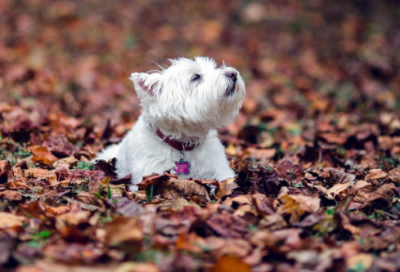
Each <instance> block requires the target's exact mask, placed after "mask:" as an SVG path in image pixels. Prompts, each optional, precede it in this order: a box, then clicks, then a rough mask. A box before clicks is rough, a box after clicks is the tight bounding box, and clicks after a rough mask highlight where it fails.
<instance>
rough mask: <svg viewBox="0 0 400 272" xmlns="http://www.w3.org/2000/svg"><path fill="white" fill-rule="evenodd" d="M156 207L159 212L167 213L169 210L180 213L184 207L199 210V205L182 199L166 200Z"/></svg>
mask: <svg viewBox="0 0 400 272" xmlns="http://www.w3.org/2000/svg"><path fill="white" fill-rule="evenodd" d="M156 207H157V208H158V209H160V210H161V211H169V210H172V211H181V210H183V209H184V208H185V207H194V208H196V209H199V208H200V207H199V205H197V204H195V203H193V202H189V201H187V200H186V199H184V198H178V199H168V200H165V201H163V202H161V203H160V204H157V205H156Z"/></svg>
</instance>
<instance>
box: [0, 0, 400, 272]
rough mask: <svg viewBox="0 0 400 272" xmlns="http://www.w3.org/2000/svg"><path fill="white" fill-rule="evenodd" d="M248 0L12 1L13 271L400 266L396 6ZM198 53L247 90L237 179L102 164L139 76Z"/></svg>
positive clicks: (225, 134)
mask: <svg viewBox="0 0 400 272" xmlns="http://www.w3.org/2000/svg"><path fill="white" fill-rule="evenodd" d="M237 2H238V3H236V1H233V2H229V1H226V3H225V2H223V1H186V2H182V3H181V2H180V4H179V9H176V5H175V2H174V1H165V3H164V4H163V5H165V6H163V5H153V4H151V3H150V2H149V1H137V2H136V1H135V2H134V1H132V2H125V1H100V2H99V1H82V2H79V1H47V0H36V1H2V2H1V4H0V22H3V23H0V75H2V76H1V77H0V94H1V101H0V270H1V271H18V272H37V271H119V272H128V271H131V272H139V271H149V272H153V271H154V272H156V271H230V272H234V271H260V272H261V271H354V272H361V271H399V270H400V253H399V252H400V243H399V241H400V221H399V218H400V159H399V157H400V115H399V113H398V109H399V108H400V100H399V90H400V74H399V73H400V55H399V52H400V50H399V49H400V27H399V22H398V16H399V14H400V13H399V10H400V9H399V7H398V5H396V3H395V2H396V1H379V3H378V1H344V2H340V3H339V2H337V1H273V2H270V1H265V3H264V2H263V3H261V2H260V3H258V2H252V3H247V2H246V3H243V4H240V3H239V2H240V1H237ZM361 2H362V3H361ZM221 3H224V4H221ZM344 10H345V11H346V12H341V11H344ZM182 14H189V15H192V16H182ZM192 18H195V20H192ZM396 18H397V19H396ZM198 54H199V55H208V56H211V57H214V58H216V60H217V61H218V62H222V60H225V61H226V62H227V64H229V65H231V66H234V67H236V68H237V69H238V70H239V71H240V72H241V73H242V75H243V77H244V79H245V81H246V87H247V97H246V100H245V102H244V104H243V108H242V110H241V112H240V114H239V116H238V118H237V120H236V121H235V122H234V123H233V124H231V125H229V126H228V127H227V128H224V129H221V130H219V132H220V138H221V141H222V142H223V144H224V145H225V147H226V153H227V154H228V156H229V160H230V165H231V167H232V168H233V169H234V170H235V171H236V173H237V177H236V178H233V179H228V180H226V181H223V182H221V183H219V184H218V183H216V182H215V181H209V180H200V179H199V180H177V179H176V177H175V176H173V175H170V174H168V173H166V174H163V175H151V176H147V177H144V178H143V181H142V183H141V185H140V190H139V191H138V192H131V191H129V190H128V186H127V185H128V183H129V176H127V177H118V176H117V175H116V174H115V172H114V171H115V169H114V162H113V161H110V162H105V161H100V162H99V163H97V164H94V165H93V164H91V163H90V162H89V161H90V160H91V159H93V158H94V157H95V155H96V152H98V151H99V150H101V149H102V148H104V147H106V146H108V145H110V144H114V143H117V142H118V141H120V140H121V139H122V137H123V136H124V135H125V133H126V131H128V130H129V129H130V128H131V127H132V125H133V124H134V123H135V120H136V119H137V117H138V116H139V114H140V106H139V101H138V99H137V97H136V96H135V93H134V91H133V87H132V86H131V83H130V82H129V81H128V75H129V74H130V72H134V71H147V70H151V69H155V68H157V67H156V65H155V64H153V63H152V61H157V62H160V64H161V65H168V64H167V62H165V59H167V58H175V57H178V56H188V57H193V56H196V55H198ZM208 184H214V185H216V186H217V187H218V188H217V190H216V191H215V193H211V192H210V190H209V187H208V186H207V185H208Z"/></svg>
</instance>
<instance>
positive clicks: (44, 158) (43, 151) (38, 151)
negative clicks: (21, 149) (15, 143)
mask: <svg viewBox="0 0 400 272" xmlns="http://www.w3.org/2000/svg"><path fill="white" fill-rule="evenodd" d="M30 150H31V152H32V154H33V157H32V161H34V162H38V163H43V164H47V165H50V164H53V163H54V162H55V161H56V160H57V157H56V156H54V155H53V154H52V153H51V152H50V151H49V150H48V149H47V148H46V147H43V146H37V145H33V146H31V147H30Z"/></svg>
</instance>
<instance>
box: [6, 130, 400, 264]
mask: <svg viewBox="0 0 400 272" xmlns="http://www.w3.org/2000/svg"><path fill="white" fill-rule="evenodd" d="M0 144H1V146H2V147H7V148H8V149H10V147H11V146H14V150H19V148H16V146H17V144H16V143H15V142H13V140H12V138H4V139H2V140H1V142H0ZM3 150H5V149H3ZM26 151H29V153H27V155H29V156H27V157H25V158H23V159H21V158H18V157H17V156H16V155H15V153H14V155H15V156H11V157H10V156H9V157H8V159H7V160H2V161H0V199H1V206H0V210H1V212H0V248H1V250H0V264H1V265H2V266H3V267H4V268H10V269H11V268H16V270H17V271H26V270H22V269H32V271H37V270H35V269H40V271H51V270H56V271H63V269H64V270H65V269H66V270H65V271H68V269H69V266H71V265H74V266H76V265H78V266H79V265H81V266H82V265H84V266H91V267H97V269H98V270H96V271H103V270H104V271H208V270H212V271H251V270H252V271H272V270H275V271H296V270H299V269H310V270H313V271H325V270H331V271H341V270H345V269H349V270H351V271H364V270H365V269H378V270H379V271H381V270H385V271H397V270H398V269H399V268H400V263H399V262H398V261H397V259H398V254H397V253H396V252H397V251H398V250H400V246H399V243H398V240H399V238H400V224H398V223H397V221H396V220H397V219H398V218H399V216H400V209H399V207H400V200H399V198H398V197H399V194H400V189H399V188H398V187H397V186H398V185H399V184H400V168H395V169H393V170H390V171H383V170H381V169H379V168H377V169H372V170H369V171H347V172H345V171H343V170H340V169H335V168H308V169H303V168H302V167H301V165H299V164H298V163H297V161H298V160H296V157H290V156H286V157H285V158H284V159H281V160H279V161H278V162H277V163H276V166H275V167H262V166H258V167H252V166H250V164H249V162H247V161H246V160H241V159H239V160H237V161H236V162H237V163H236V164H234V165H233V167H234V168H235V170H237V172H238V173H239V174H238V176H237V178H236V179H228V180H226V181H223V182H221V183H220V184H218V183H217V182H215V181H208V180H192V179H191V180H177V177H176V176H174V175H171V174H169V173H165V174H163V175H156V174H154V175H150V176H147V177H144V178H143V181H142V183H141V184H140V186H139V188H140V190H139V191H138V192H130V191H128V187H127V184H128V183H129V179H130V177H129V176H127V177H117V176H116V174H115V172H114V170H115V169H114V163H115V161H111V162H105V161H100V162H98V163H97V164H96V165H92V164H90V163H89V162H88V160H89V158H90V157H91V156H93V154H91V152H90V151H85V148H83V149H82V148H81V149H79V148H77V147H76V146H74V145H72V144H70V143H69V142H68V140H66V139H65V138H64V137H63V136H57V137H50V138H49V139H47V140H46V141H44V142H43V144H42V145H32V146H29V147H27V148H26ZM10 154H11V155H12V153H10ZM350 172H352V173H350ZM215 187H216V189H215V192H214V190H212V188H215ZM100 264H101V266H99V265H100ZM81 269H83V268H82V267H81ZM28 271H31V270H28Z"/></svg>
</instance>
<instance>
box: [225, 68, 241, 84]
mask: <svg viewBox="0 0 400 272" xmlns="http://www.w3.org/2000/svg"><path fill="white" fill-rule="evenodd" d="M225 75H226V76H227V77H229V78H230V79H232V80H233V82H236V80H237V75H238V73H237V72H235V71H230V72H227V73H226V74H225Z"/></svg>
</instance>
